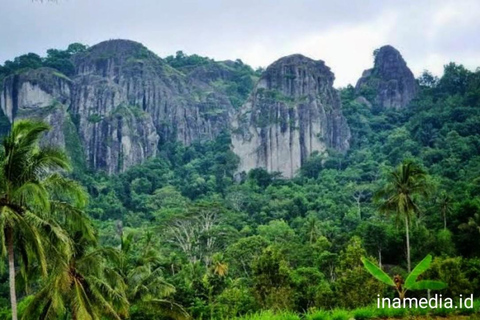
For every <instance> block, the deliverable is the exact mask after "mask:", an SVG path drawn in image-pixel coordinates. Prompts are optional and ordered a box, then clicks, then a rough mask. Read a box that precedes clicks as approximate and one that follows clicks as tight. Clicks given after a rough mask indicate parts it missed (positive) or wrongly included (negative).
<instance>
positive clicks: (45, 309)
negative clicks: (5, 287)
mask: <svg viewBox="0 0 480 320" xmlns="http://www.w3.org/2000/svg"><path fill="white" fill-rule="evenodd" d="M72 240H73V241H74V243H75V245H74V253H73V254H72V255H71V256H70V257H69V259H67V260H62V259H59V260H58V261H55V267H54V268H53V270H52V272H51V275H50V277H49V278H48V280H47V281H46V283H45V285H44V286H43V288H42V289H41V290H40V291H39V292H38V293H37V294H36V295H35V296H34V299H33V301H32V302H31V303H30V304H29V305H28V307H27V309H26V310H25V313H24V315H23V319H39V320H48V319H59V318H62V317H65V316H66V315H70V317H71V318H72V319H74V320H80V319H82V320H83V319H85V320H99V319H104V317H105V318H107V319H118V320H120V319H123V318H124V317H126V316H127V315H128V307H129V304H128V301H127V298H126V293H125V292H126V284H125V282H124V281H123V279H122V277H121V275H120V274H118V273H117V271H116V270H115V269H114V268H112V267H111V265H110V264H109V262H112V261H119V260H120V252H119V251H118V250H117V249H114V248H101V247H98V246H97V244H96V240H95V239H94V238H93V239H90V238H89V237H86V236H85V235H84V234H83V233H82V232H80V231H77V232H75V233H74V235H73V239H72Z"/></svg>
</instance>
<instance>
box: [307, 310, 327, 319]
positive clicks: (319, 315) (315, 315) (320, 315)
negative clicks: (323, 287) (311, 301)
mask: <svg viewBox="0 0 480 320" xmlns="http://www.w3.org/2000/svg"><path fill="white" fill-rule="evenodd" d="M305 319H306V320H330V315H329V314H328V312H327V311H324V310H317V311H313V312H312V313H310V314H307V315H306V316H305Z"/></svg>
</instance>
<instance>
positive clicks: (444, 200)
mask: <svg viewBox="0 0 480 320" xmlns="http://www.w3.org/2000/svg"><path fill="white" fill-rule="evenodd" d="M438 206H439V207H440V212H441V213H442V218H443V229H444V230H447V215H449V214H450V213H452V210H453V201H452V198H451V197H450V196H449V195H448V194H447V193H446V192H442V194H441V195H440V198H439V199H438Z"/></svg>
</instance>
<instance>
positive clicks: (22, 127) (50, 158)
mask: <svg viewBox="0 0 480 320" xmlns="http://www.w3.org/2000/svg"><path fill="white" fill-rule="evenodd" d="M47 130H49V126H48V125H46V124H45V123H43V122H38V121H29V120H21V121H18V122H15V123H14V124H13V125H12V128H11V130H10V132H9V134H8V135H7V136H6V137H5V138H4V139H3V141H2V144H1V148H0V253H1V254H2V255H3V256H5V255H7V256H8V270H9V285H10V301H11V307H12V320H17V318H18V316H17V301H16V291H15V277H16V269H15V263H17V264H19V265H22V266H23V267H22V268H21V270H22V272H21V273H22V276H24V277H25V278H27V275H28V273H29V269H31V268H29V267H30V266H32V265H33V261H34V260H35V261H36V263H37V265H38V269H39V270H40V271H41V273H42V274H43V275H46V273H47V261H46V258H45V257H46V252H47V251H54V252H57V253H60V252H62V253H64V254H69V252H70V251H71V248H70V241H69V238H68V236H67V234H66V233H65V232H64V230H63V229H62V228H61V227H60V225H59V223H58V221H57V219H56V218H57V217H58V215H57V214H58V213H59V212H60V211H62V212H73V211H75V210H76V209H77V208H80V207H81V206H83V205H85V203H86V196H85V193H84V192H83V190H82V188H80V187H79V185H78V184H76V183H75V182H73V181H72V180H69V179H66V178H65V177H63V175H62V172H65V171H66V170H69V169H70V164H69V161H68V157H67V156H66V154H65V153H64V152H62V151H61V150H59V149H57V148H53V147H48V146H40V145H39V140H40V138H41V135H42V134H43V133H44V132H46V131H47ZM70 209H72V210H70ZM72 217H74V218H76V217H78V216H77V215H76V214H75V213H74V214H73V216H72ZM65 219H66V221H67V220H70V217H68V218H65ZM69 223H73V222H69ZM53 248H55V249H54V250H53ZM16 254H18V257H19V258H20V259H18V260H16V259H15V257H16Z"/></svg>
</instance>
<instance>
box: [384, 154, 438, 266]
mask: <svg viewBox="0 0 480 320" xmlns="http://www.w3.org/2000/svg"><path fill="white" fill-rule="evenodd" d="M428 189H429V184H428V182H427V179H426V173H425V171H424V170H423V169H422V168H420V166H418V165H417V164H415V163H413V162H410V161H404V162H403V163H401V164H400V165H399V166H398V167H397V169H396V170H393V171H391V172H390V173H389V174H388V177H387V184H386V185H385V186H384V187H383V188H382V189H381V190H379V191H378V192H377V195H376V197H377V200H383V201H382V202H381V204H380V211H381V212H384V213H387V214H388V213H391V212H393V213H395V215H396V218H397V219H398V220H400V219H402V220H404V222H405V238H406V245H407V266H408V272H410V271H411V263H410V233H409V228H410V223H411V221H412V219H413V218H414V216H415V214H416V213H418V212H419V211H420V208H419V206H418V196H423V197H425V198H426V197H427V196H428Z"/></svg>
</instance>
